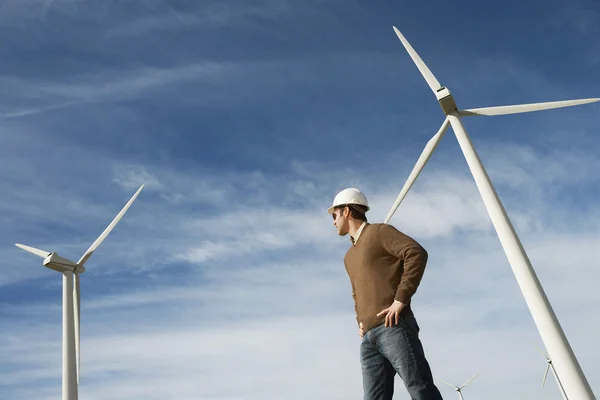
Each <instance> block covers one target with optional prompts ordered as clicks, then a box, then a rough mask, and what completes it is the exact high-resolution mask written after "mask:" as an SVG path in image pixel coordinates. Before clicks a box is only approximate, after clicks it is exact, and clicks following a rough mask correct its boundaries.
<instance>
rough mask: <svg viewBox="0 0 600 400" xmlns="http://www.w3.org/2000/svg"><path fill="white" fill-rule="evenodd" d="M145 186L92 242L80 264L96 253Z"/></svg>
mask: <svg viewBox="0 0 600 400" xmlns="http://www.w3.org/2000/svg"><path fill="white" fill-rule="evenodd" d="M143 187H144V185H142V186H140V188H139V189H138V190H137V192H135V194H134V195H133V197H132V198H131V199H130V200H129V201H128V202H127V204H125V207H123V209H122V210H121V212H119V214H117V216H116V217H115V219H113V221H112V222H111V223H110V225H108V226H107V227H106V229H105V230H104V232H102V234H101V235H100V236H99V237H98V239H96V241H95V242H94V243H92V245H91V246H90V248H89V249H88V250H87V251H86V252H85V254H84V255H83V256H82V257H81V259H80V260H79V262H78V263H77V264H79V265H83V264H85V262H86V261H87V260H88V259H89V258H90V257H91V256H92V253H94V251H95V250H96V248H98V246H100V244H101V243H102V241H103V240H104V239H106V237H107V236H108V234H109V233H110V232H111V231H112V230H113V228H114V227H115V225H117V223H118V222H119V221H120V220H121V218H122V217H123V215H124V214H125V212H126V211H127V210H128V209H129V207H130V206H131V204H133V201H134V200H135V199H136V198H137V197H138V195H139V194H140V192H141V191H142V188H143Z"/></svg>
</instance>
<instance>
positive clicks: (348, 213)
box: [342, 206, 350, 219]
mask: <svg viewBox="0 0 600 400" xmlns="http://www.w3.org/2000/svg"><path fill="white" fill-rule="evenodd" d="M342 213H344V218H346V219H348V217H349V216H350V207H348V206H346V207H344V211H342Z"/></svg>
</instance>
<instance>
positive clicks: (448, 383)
mask: <svg viewBox="0 0 600 400" xmlns="http://www.w3.org/2000/svg"><path fill="white" fill-rule="evenodd" d="M439 381H440V382H442V383H445V384H446V385H448V386H450V387H451V388H454V389H456V385H453V384H451V383H450V382H446V381H443V380H441V379H440V380H439Z"/></svg>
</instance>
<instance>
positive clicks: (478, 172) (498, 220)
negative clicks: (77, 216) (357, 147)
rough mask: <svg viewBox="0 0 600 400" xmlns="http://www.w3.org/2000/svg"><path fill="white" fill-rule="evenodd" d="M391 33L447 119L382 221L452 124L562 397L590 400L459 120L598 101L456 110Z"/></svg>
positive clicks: (444, 91) (449, 96)
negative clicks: (564, 394)
mask: <svg viewBox="0 0 600 400" xmlns="http://www.w3.org/2000/svg"><path fill="white" fill-rule="evenodd" d="M393 28H394V31H395V32H396V35H397V36H398V38H399V39H400V41H401V42H402V44H403V45H404V48H405V49H406V51H407V52H408V54H409V55H410V57H411V58H412V60H413V62H414V63H415V64H416V66H417V68H418V69H419V71H420V72H421V75H423V77H424V78H425V81H426V82H427V84H428V85H429V87H430V88H431V90H432V91H433V93H434V94H435V96H436V98H437V100H438V103H439V104H440V106H441V108H442V111H443V112H444V114H445V115H446V119H445V120H444V122H443V124H442V126H441V127H440V129H439V131H438V132H437V133H436V134H435V135H434V136H433V137H432V138H431V139H430V140H429V142H428V143H427V145H426V146H425V149H424V150H423V152H422V153H421V155H420V156H419V159H418V160H417V163H416V165H415V166H414V168H413V170H412V171H411V173H410V175H409V177H408V179H407V181H406V183H405V184H404V187H403V188H402V190H401V191H400V194H399V195H398V197H397V198H396V201H395V202H394V204H393V206H392V208H391V210H390V212H389V213H388V215H387V217H386V219H385V223H387V222H388V221H389V220H390V218H391V217H392V215H394V212H395V211H396V209H397V208H398V206H399V205H400V202H401V201H402V200H403V199H404V197H405V196H406V194H407V193H408V191H409V190H410V188H411V187H412V185H413V183H414V182H415V180H416V179H417V177H418V176H419V174H420V173H421V171H422V170H423V167H424V166H425V164H426V163H427V161H428V160H429V158H430V157H431V154H432V153H433V151H434V150H435V149H436V147H437V145H438V143H439V142H440V140H441V139H442V137H443V136H444V133H445V132H446V129H447V128H448V126H449V125H452V128H453V130H454V134H455V135H456V139H457V140H458V143H459V145H460V148H461V150H462V152H463V154H464V156H465V159H466V161H467V164H468V166H469V169H470V170H471V173H472V175H473V178H474V180H475V184H476V185H477V188H478V189H479V193H480V194H481V197H482V199H483V203H484V205H485V207H486V209H487V212H488V214H489V216H490V219H491V221H492V224H493V225H494V228H495V230H496V233H497V234H498V238H499V239H500V244H501V245H502V248H503V249H504V253H505V254H506V257H507V259H508V262H509V264H510V265H511V267H512V270H513V273H514V275H515V278H516V279H517V283H518V284H519V287H520V289H521V292H522V293H523V297H524V298H525V302H526V303H527V306H528V307H529V311H530V312H531V315H532V317H533V320H534V322H535V324H536V326H537V329H538V331H539V333H540V336H541V338H542V341H543V342H544V345H545V346H546V349H548V352H549V353H550V357H551V358H552V359H553V360H555V361H556V362H557V364H556V373H557V376H559V377H560V381H561V382H562V383H563V386H564V389H565V393H566V394H567V395H568V397H569V398H571V399H578V400H594V399H595V397H594V394H593V393H592V389H591V387H590V385H589V383H588V381H587V379H586V377H585V375H584V374H583V371H582V370H581V366H580V365H579V362H578V361H577V358H576V357H575V354H574V353H573V349H572V348H571V346H570V345H569V342H568V341H567V338H566V336H565V333H564V331H563V330H562V328H561V326H560V324H559V322H558V319H557V318H556V315H555V314H554V311H553V310H552V306H551V305H550V302H549V301H548V298H547V297H546V294H545V293H544V289H543V288H542V285H541V284H540V281H539V280H538V277H537V275H536V273H535V271H534V269H533V267H532V265H531V262H530V261H529V258H528V256H527V254H526V253H525V250H524V248H523V245H522V244H521V241H520V240H519V238H518V236H517V234H516V232H515V229H514V227H513V226H512V223H511V222H510V219H509V218H508V215H507V214H506V210H505V209H504V206H503V205H502V202H501V201H500V199H499V198H498V194H497V193H496V190H495V189H494V186H493V185H492V182H491V181H490V177H489V176H488V174H487V172H486V170H485V168H484V167H483V164H482V163H481V160H480V159H479V156H478V155H477V152H476V151H475V148H474V147H473V144H472V143H471V140H470V139H469V136H468V135H467V132H466V130H465V128H464V126H463V123H462V120H461V116H476V115H486V116H492V115H503V114H515V113H523V112H530V111H540V110H548V109H552V108H559V107H569V106H575V105H579V104H586V103H593V102H596V101H600V98H592V99H582V100H567V101H555V102H549V103H535V104H521V105H514V106H500V107H488V108H473V109H468V110H459V109H458V108H457V106H456V103H455V101H454V97H453V96H452V94H450V91H449V90H448V88H446V87H444V86H442V85H440V83H439V82H438V80H437V79H436V78H435V76H434V75H433V74H432V73H431V71H430V70H429V68H428V67H427V65H425V63H424V62H423V60H422V59H421V57H419V55H418V54H417V52H416V51H415V50H414V49H413V48H412V46H411V45H410V43H408V41H407V40H406V38H405V37H404V36H403V35H402V33H400V31H399V30H398V29H397V28H396V27H393Z"/></svg>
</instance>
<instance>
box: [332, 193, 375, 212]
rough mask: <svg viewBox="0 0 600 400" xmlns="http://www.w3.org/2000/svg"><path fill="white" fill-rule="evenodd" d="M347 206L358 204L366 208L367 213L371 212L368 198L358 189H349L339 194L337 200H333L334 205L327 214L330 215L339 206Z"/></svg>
mask: <svg viewBox="0 0 600 400" xmlns="http://www.w3.org/2000/svg"><path fill="white" fill-rule="evenodd" d="M346 204H358V205H361V206H364V207H365V208H366V211H369V202H368V201H367V197H366V196H365V195H364V194H362V193H361V192H360V190H358V189H354V188H347V189H344V190H342V191H341V192H339V193H338V194H337V195H336V196H335V198H334V199H333V204H332V205H331V207H329V209H328V210H327V212H328V213H329V214H332V213H333V209H334V208H335V207H337V206H343V205H346Z"/></svg>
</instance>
